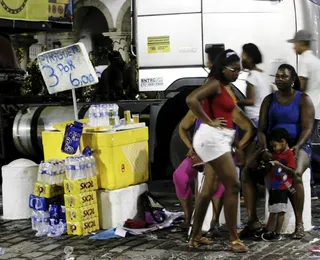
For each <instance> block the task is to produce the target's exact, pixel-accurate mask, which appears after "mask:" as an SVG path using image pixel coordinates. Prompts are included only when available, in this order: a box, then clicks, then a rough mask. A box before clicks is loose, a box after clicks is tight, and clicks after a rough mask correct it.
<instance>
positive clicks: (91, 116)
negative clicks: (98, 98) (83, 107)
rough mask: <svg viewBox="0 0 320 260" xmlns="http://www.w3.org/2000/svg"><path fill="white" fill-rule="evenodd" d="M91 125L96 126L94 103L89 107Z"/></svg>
mask: <svg viewBox="0 0 320 260" xmlns="http://www.w3.org/2000/svg"><path fill="white" fill-rule="evenodd" d="M89 125H90V126H91V127H93V126H94V111H93V105H91V106H90V108H89Z"/></svg>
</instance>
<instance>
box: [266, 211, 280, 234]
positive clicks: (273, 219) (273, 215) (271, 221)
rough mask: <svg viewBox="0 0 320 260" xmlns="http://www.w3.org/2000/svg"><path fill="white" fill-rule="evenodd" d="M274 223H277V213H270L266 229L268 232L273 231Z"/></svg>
mask: <svg viewBox="0 0 320 260" xmlns="http://www.w3.org/2000/svg"><path fill="white" fill-rule="evenodd" d="M276 222H277V213H270V215H269V218H268V223H267V226H266V229H267V230H268V231H274V230H275V227H276Z"/></svg>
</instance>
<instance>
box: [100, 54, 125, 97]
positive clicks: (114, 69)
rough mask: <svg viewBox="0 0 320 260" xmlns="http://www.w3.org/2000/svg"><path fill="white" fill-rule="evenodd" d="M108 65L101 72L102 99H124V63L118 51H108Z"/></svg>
mask: <svg viewBox="0 0 320 260" xmlns="http://www.w3.org/2000/svg"><path fill="white" fill-rule="evenodd" d="M108 59H109V61H110V65H109V66H108V68H106V69H105V70H104V71H103V72H102V74H101V79H100V81H101V84H100V86H101V94H102V98H103V100H107V101H118V100H121V99H125V93H124V89H123V79H124V73H123V71H124V67H125V65H126V63H125V62H124V60H123V59H122V56H121V54H120V52H118V51H113V52H111V53H109V55H108Z"/></svg>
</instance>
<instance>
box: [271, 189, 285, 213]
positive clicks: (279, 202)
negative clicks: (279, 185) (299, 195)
mask: <svg viewBox="0 0 320 260" xmlns="http://www.w3.org/2000/svg"><path fill="white" fill-rule="evenodd" d="M289 193H290V192H289V190H273V189H272V190H269V212H270V213H280V212H286V211H287V205H288V198H289Z"/></svg>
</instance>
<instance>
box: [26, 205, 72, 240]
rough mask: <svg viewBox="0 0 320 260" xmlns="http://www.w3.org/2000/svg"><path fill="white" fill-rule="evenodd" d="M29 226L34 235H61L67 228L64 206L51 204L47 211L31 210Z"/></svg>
mask: <svg viewBox="0 0 320 260" xmlns="http://www.w3.org/2000/svg"><path fill="white" fill-rule="evenodd" d="M31 226H32V230H35V231H37V233H36V236H46V235H47V236H49V237H57V236H61V235H62V234H63V233H64V232H66V230H67V226H66V212H65V207H64V206H60V205H56V204H52V205H50V206H49V211H42V210H32V214H31Z"/></svg>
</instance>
